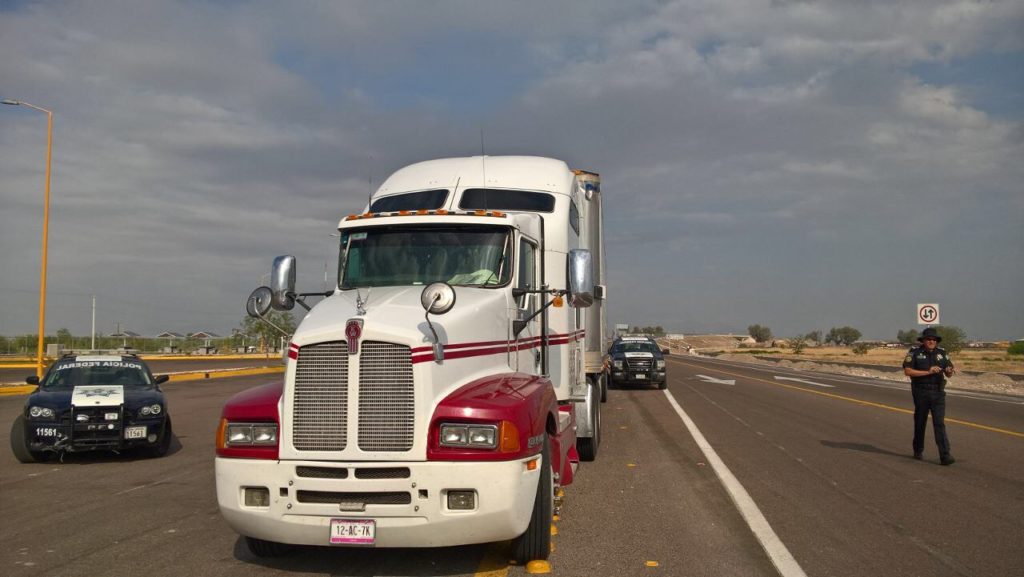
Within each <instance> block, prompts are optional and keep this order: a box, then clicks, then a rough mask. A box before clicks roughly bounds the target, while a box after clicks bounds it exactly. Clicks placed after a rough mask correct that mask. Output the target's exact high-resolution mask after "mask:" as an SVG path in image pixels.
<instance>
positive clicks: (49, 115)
mask: <svg viewBox="0 0 1024 577" xmlns="http://www.w3.org/2000/svg"><path fill="white" fill-rule="evenodd" d="M2 102H3V103H4V104H7V105H10V106H27V107H29V108H31V109H33V110H38V111H39V112H45V113H46V192H45V197H44V200H43V259H42V260H43V264H42V267H41V268H42V270H41V272H40V273H39V346H38V349H37V350H36V376H37V377H39V378H40V379H41V378H43V338H44V337H45V335H46V333H45V320H46V249H47V239H48V238H49V232H50V160H51V158H52V157H53V112H52V111H50V110H47V109H45V108H42V107H40V106H36V105H34V104H29V103H28V102H24V101H21V100H3V101H2Z"/></svg>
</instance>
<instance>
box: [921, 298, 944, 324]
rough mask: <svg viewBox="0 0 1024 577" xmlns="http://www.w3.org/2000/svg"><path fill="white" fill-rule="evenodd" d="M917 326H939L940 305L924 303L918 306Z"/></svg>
mask: <svg viewBox="0 0 1024 577" xmlns="http://www.w3.org/2000/svg"><path fill="white" fill-rule="evenodd" d="M917 324H919V325H937V324H939V303H924V304H918V305H917Z"/></svg>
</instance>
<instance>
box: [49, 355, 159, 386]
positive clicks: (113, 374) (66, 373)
mask: <svg viewBox="0 0 1024 577" xmlns="http://www.w3.org/2000/svg"><path fill="white" fill-rule="evenodd" d="M152 384H153V382H152V380H150V378H149V373H148V372H147V371H146V370H145V368H144V367H143V366H142V363H139V362H136V361H130V360H128V361H125V360H120V359H111V360H74V361H61V362H58V363H57V364H55V365H54V366H53V367H52V368H51V369H50V372H49V373H47V375H46V380H45V381H43V382H42V383H41V385H40V386H41V387H42V388H43V389H70V388H73V387H77V386H81V385H121V386H124V387H151V386H152Z"/></svg>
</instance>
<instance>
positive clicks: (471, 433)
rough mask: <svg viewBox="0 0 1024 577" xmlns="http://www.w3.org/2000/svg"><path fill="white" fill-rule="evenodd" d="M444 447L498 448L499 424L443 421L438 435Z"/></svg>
mask: <svg viewBox="0 0 1024 577" xmlns="http://www.w3.org/2000/svg"><path fill="white" fill-rule="evenodd" d="M438 440H439V443H440V445H441V446H442V447H449V448H453V449H463V448H465V449H497V448H498V440H499V435H498V426H497V425H482V424H474V423H441V426H440V435H439V437H438Z"/></svg>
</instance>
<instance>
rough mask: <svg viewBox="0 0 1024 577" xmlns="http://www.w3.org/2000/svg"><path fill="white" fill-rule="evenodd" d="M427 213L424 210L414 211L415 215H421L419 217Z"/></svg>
mask: <svg viewBox="0 0 1024 577" xmlns="http://www.w3.org/2000/svg"><path fill="white" fill-rule="evenodd" d="M427 213H428V211H427V209H425V208H421V209H419V210H417V211H416V214H418V215H421V216H422V215H424V214H427Z"/></svg>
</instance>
